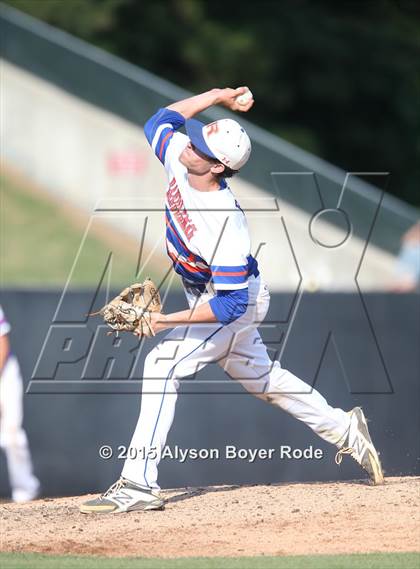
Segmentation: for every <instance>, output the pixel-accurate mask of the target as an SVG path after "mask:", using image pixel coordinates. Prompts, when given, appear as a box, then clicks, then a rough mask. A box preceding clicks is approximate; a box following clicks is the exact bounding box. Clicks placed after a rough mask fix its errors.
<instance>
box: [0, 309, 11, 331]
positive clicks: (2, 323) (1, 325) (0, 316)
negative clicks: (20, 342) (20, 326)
mask: <svg viewBox="0 0 420 569" xmlns="http://www.w3.org/2000/svg"><path fill="white" fill-rule="evenodd" d="M9 332H10V324H9V323H8V321H7V320H6V316H5V315H4V312H3V309H2V307H1V306H0V336H4V335H5V334H8V333H9Z"/></svg>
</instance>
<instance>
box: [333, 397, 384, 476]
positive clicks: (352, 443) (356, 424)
mask: <svg viewBox="0 0 420 569" xmlns="http://www.w3.org/2000/svg"><path fill="white" fill-rule="evenodd" d="M349 413H350V427H349V430H348V432H347V436H346V440H345V442H344V444H343V446H342V447H341V448H340V450H339V451H338V452H337V454H336V455H335V462H336V463H337V464H341V461H342V460H343V456H344V455H345V454H349V455H350V456H351V457H352V458H353V459H354V460H355V461H356V462H357V463H358V464H360V466H361V467H362V468H363V469H364V470H365V471H366V472H367V473H368V475H369V479H370V483H371V484H373V485H379V484H383V483H384V473H383V471H382V466H381V462H380V460H379V455H378V453H377V451H376V449H375V447H374V446H373V443H372V439H371V438H370V434H369V429H368V426H367V422H366V417H365V415H364V413H363V411H362V409H361V408H360V407H355V408H354V409H352V410H351V411H350V412H349Z"/></svg>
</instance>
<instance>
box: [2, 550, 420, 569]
mask: <svg viewBox="0 0 420 569" xmlns="http://www.w3.org/2000/svg"><path fill="white" fill-rule="evenodd" d="M0 566H1V567H2V569H76V568H77V569H79V568H80V569H117V568H118V569H120V568H121V569H418V568H419V567H420V553H371V554H359V555H314V556H305V555H299V556H287V557H236V558H230V557H229V558H226V557H215V558H208V557H194V558H187V559H144V558H139V557H136V558H113V559H110V558H105V557H76V556H56V555H54V556H49V555H41V554H37V553H27V554H25V553H1V554H0Z"/></svg>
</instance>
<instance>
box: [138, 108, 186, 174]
mask: <svg viewBox="0 0 420 569" xmlns="http://www.w3.org/2000/svg"><path fill="white" fill-rule="evenodd" d="M184 124H185V118H184V117H183V116H182V115H181V114H180V113H178V112H176V111H171V110H170V109H166V108H163V109H159V110H158V111H157V113H155V114H154V115H153V116H152V117H150V119H149V120H148V121H147V123H146V124H145V125H144V134H145V135H146V138H147V141H148V143H149V144H150V146H151V147H152V149H153V151H154V153H155V154H156V156H157V157H158V158H159V160H160V161H161V162H162V164H164V163H165V155H166V151H167V149H168V146H169V144H170V141H171V138H172V136H173V134H174V132H175V131H176V130H177V129H179V128H181V126H183V125H184Z"/></svg>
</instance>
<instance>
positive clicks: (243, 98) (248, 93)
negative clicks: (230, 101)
mask: <svg viewBox="0 0 420 569" xmlns="http://www.w3.org/2000/svg"><path fill="white" fill-rule="evenodd" d="M252 98H253V94H252V93H251V91H250V90H249V89H248V87H247V91H245V93H242V95H239V96H238V97H236V102H237V103H239V104H240V105H246V104H247V103H248V102H249V101H250V100H251V99H252Z"/></svg>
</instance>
